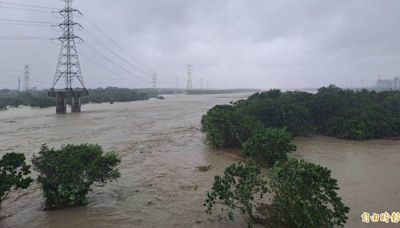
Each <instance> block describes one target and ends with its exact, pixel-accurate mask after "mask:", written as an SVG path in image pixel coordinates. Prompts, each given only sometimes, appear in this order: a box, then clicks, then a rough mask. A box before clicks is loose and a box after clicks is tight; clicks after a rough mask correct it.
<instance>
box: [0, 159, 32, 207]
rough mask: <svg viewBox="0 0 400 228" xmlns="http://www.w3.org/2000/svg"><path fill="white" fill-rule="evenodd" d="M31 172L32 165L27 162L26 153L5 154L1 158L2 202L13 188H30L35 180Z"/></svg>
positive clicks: (0, 184)
mask: <svg viewBox="0 0 400 228" xmlns="http://www.w3.org/2000/svg"><path fill="white" fill-rule="evenodd" d="M30 173H31V171H30V166H29V165H27V164H26V163H25V155H23V154H17V153H9V154H5V155H4V156H3V157H2V158H1V159H0V203H1V202H2V201H3V200H4V199H5V198H6V197H7V195H8V193H9V192H10V191H11V189H13V188H15V189H19V188H20V189H26V188H28V186H29V185H30V183H31V182H32V181H33V180H32V178H30V177H28V175H29V174H30Z"/></svg>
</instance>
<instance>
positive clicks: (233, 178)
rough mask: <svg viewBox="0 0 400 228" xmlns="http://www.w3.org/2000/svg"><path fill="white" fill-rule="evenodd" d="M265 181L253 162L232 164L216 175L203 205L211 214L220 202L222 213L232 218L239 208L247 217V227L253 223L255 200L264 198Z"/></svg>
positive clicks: (265, 190)
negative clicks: (219, 174)
mask: <svg viewBox="0 0 400 228" xmlns="http://www.w3.org/2000/svg"><path fill="white" fill-rule="evenodd" d="M266 192H267V183H266V181H264V180H263V178H262V175H261V170H260V168H259V167H258V166H257V165H256V164H254V163H239V164H233V165H231V166H229V167H228V168H226V169H225V172H224V175H223V176H216V177H215V181H214V184H213V187H212V189H211V192H208V193H207V199H206V202H205V203H204V206H206V207H207V210H206V212H207V213H208V214H212V212H213V208H214V207H215V205H216V204H218V203H220V204H222V205H223V206H222V207H221V209H220V210H221V212H222V213H227V215H228V217H229V219H230V220H234V212H235V211H236V210H239V211H240V212H241V213H243V214H244V215H247V216H248V217H249V222H248V224H249V227H251V226H252V225H253V222H254V221H253V219H254V211H255V207H256V206H257V205H256V203H257V201H259V200H261V199H263V198H264V194H265V193H266Z"/></svg>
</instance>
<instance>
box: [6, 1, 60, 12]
mask: <svg viewBox="0 0 400 228" xmlns="http://www.w3.org/2000/svg"><path fill="white" fill-rule="evenodd" d="M0 5H10V6H17V7H26V8H36V9H46V10H58V9H57V8H52V7H46V6H37V5H29V4H21V3H12V2H4V1H0Z"/></svg>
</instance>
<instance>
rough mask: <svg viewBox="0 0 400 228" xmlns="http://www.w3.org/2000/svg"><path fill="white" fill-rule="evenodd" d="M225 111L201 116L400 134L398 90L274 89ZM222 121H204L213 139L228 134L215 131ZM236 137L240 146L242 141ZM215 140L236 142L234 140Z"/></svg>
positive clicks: (354, 135) (356, 134) (364, 134)
mask: <svg viewBox="0 0 400 228" xmlns="http://www.w3.org/2000/svg"><path fill="white" fill-rule="evenodd" d="M223 111H224V112H223V115H222V114H216V113H215V112H213V109H211V110H210V111H209V112H208V113H207V114H206V115H205V117H203V120H204V119H207V118H208V115H213V117H211V118H210V119H212V118H215V117H216V116H217V117H218V122H219V123H229V122H232V119H240V117H241V116H246V118H253V119H255V120H258V121H259V122H261V123H262V124H263V125H264V127H265V128H286V129H287V130H288V131H289V132H290V133H291V134H292V135H293V136H297V135H302V134H308V133H319V134H323V135H329V136H334V137H338V138H343V139H356V140H365V139H373V138H383V137H393V136H400V91H386V92H379V93H378V92H375V91H368V90H360V91H352V90H342V89H340V88H338V87H336V86H333V85H332V86H329V87H326V88H325V87H324V88H321V89H319V90H318V93H316V94H311V93H305V92H281V91H279V90H270V91H266V92H261V93H255V94H253V95H252V96H250V97H249V98H248V99H247V100H240V101H238V102H235V103H233V105H232V106H230V107H229V108H226V109H224V110H223ZM204 124H208V126H204ZM219 126H220V124H209V122H207V121H206V122H203V130H204V132H205V133H206V134H207V139H208V141H209V142H214V141H217V142H221V138H222V139H224V138H229V137H225V136H224V134H214V133H213V131H218V130H216V127H219ZM223 129H226V128H223ZM227 132H229V131H227ZM254 132H257V131H253V132H252V133H254ZM214 137H219V138H215V139H214ZM234 141H235V143H234V144H235V145H234V147H237V148H239V147H240V145H239V144H241V143H243V142H244V141H243V140H242V141H241V142H240V141H239V140H234ZM210 144H211V145H213V143H210ZM217 145H218V146H217V147H218V148H224V147H232V146H231V143H228V144H227V145H228V146H225V145H224V143H217Z"/></svg>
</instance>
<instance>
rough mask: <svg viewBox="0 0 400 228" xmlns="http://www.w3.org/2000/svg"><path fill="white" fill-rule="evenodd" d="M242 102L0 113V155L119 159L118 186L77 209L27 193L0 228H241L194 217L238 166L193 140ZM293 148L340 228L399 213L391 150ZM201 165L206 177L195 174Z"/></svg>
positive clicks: (18, 195)
mask: <svg viewBox="0 0 400 228" xmlns="http://www.w3.org/2000/svg"><path fill="white" fill-rule="evenodd" d="M245 96H246V94H234V95H203V96H197V95H196V96H185V95H172V96H166V98H167V99H166V100H150V101H139V102H130V103H117V104H114V105H111V104H95V105H86V106H84V107H83V111H84V112H83V113H80V114H68V115H61V116H60V115H55V114H54V112H55V110H54V108H48V109H34V110H32V109H29V108H22V109H15V110H10V111H4V112H0V155H3V154H5V153H7V152H21V153H25V154H26V155H27V157H28V159H30V158H31V156H32V154H34V153H36V152H37V151H38V150H39V148H40V145H41V144H43V143H46V144H48V145H49V146H54V147H59V146H61V145H62V144H68V143H73V144H78V143H97V144H100V145H101V146H103V147H104V148H105V149H106V150H114V151H116V152H117V153H118V154H119V155H120V157H121V160H122V164H121V165H120V171H121V174H122V175H121V178H120V179H119V180H118V181H117V182H113V183H111V184H108V185H106V186H104V187H95V188H94V189H93V192H92V193H91V194H90V196H89V205H88V206H86V207H81V208H74V209H67V210H61V211H53V212H44V211H42V210H41V208H42V205H41V203H42V196H41V192H40V189H39V187H38V186H37V185H33V186H31V187H30V188H29V189H28V190H26V191H21V192H14V193H12V194H11V195H10V197H9V199H7V200H6V201H5V202H3V204H2V205H3V207H2V208H1V210H0V211H1V212H0V216H1V217H4V219H3V220H0V227H18V228H19V227H21V228H22V227H57V228H59V227H60V228H62V227H96V228H97V227H207V228H210V227H245V223H244V222H243V221H242V220H240V219H239V220H238V221H237V222H236V223H235V225H233V224H232V223H228V222H226V223H223V224H221V223H219V222H218V221H217V219H216V218H215V217H210V216H208V215H206V214H205V213H204V207H203V206H202V204H203V200H204V199H205V194H206V191H207V190H208V189H209V188H210V186H211V184H212V181H213V177H214V175H216V174H220V173H222V172H223V170H224V168H225V167H226V166H227V165H229V164H230V163H232V162H234V161H235V160H238V159H239V158H238V157H235V156H234V155H232V154H229V153H223V152H218V151H213V150H212V149H209V148H208V147H207V146H205V145H204V144H203V141H204V136H203V135H202V133H201V132H200V119H201V116H202V115H203V114H204V113H205V112H206V111H207V110H208V109H209V108H211V107H212V106H214V105H216V104H224V103H228V102H230V101H236V100H238V99H240V98H243V97H245ZM295 143H296V144H297V145H298V151H297V152H296V153H295V154H294V155H293V156H295V157H298V158H304V159H307V160H310V161H313V162H316V163H319V164H322V165H324V166H327V167H329V168H330V169H332V173H333V176H334V177H335V178H337V179H338V180H339V185H340V186H341V190H340V194H341V195H342V196H343V198H344V201H345V203H346V204H347V205H348V206H349V207H350V208H351V211H350V219H349V222H348V227H361V223H360V215H361V213H362V212H363V211H368V212H382V211H386V210H387V211H389V212H391V211H400V179H399V176H400V169H399V168H400V156H399V153H400V141H391V140H374V141H368V142H352V141H342V140H337V139H333V138H328V137H322V136H313V137H308V138H305V137H301V138H297V139H296V140H295ZM208 165H210V166H211V169H210V170H209V171H208V172H200V171H198V170H197V169H196V167H199V166H208ZM385 227H386V226H385ZM387 227H389V226H387Z"/></svg>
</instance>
